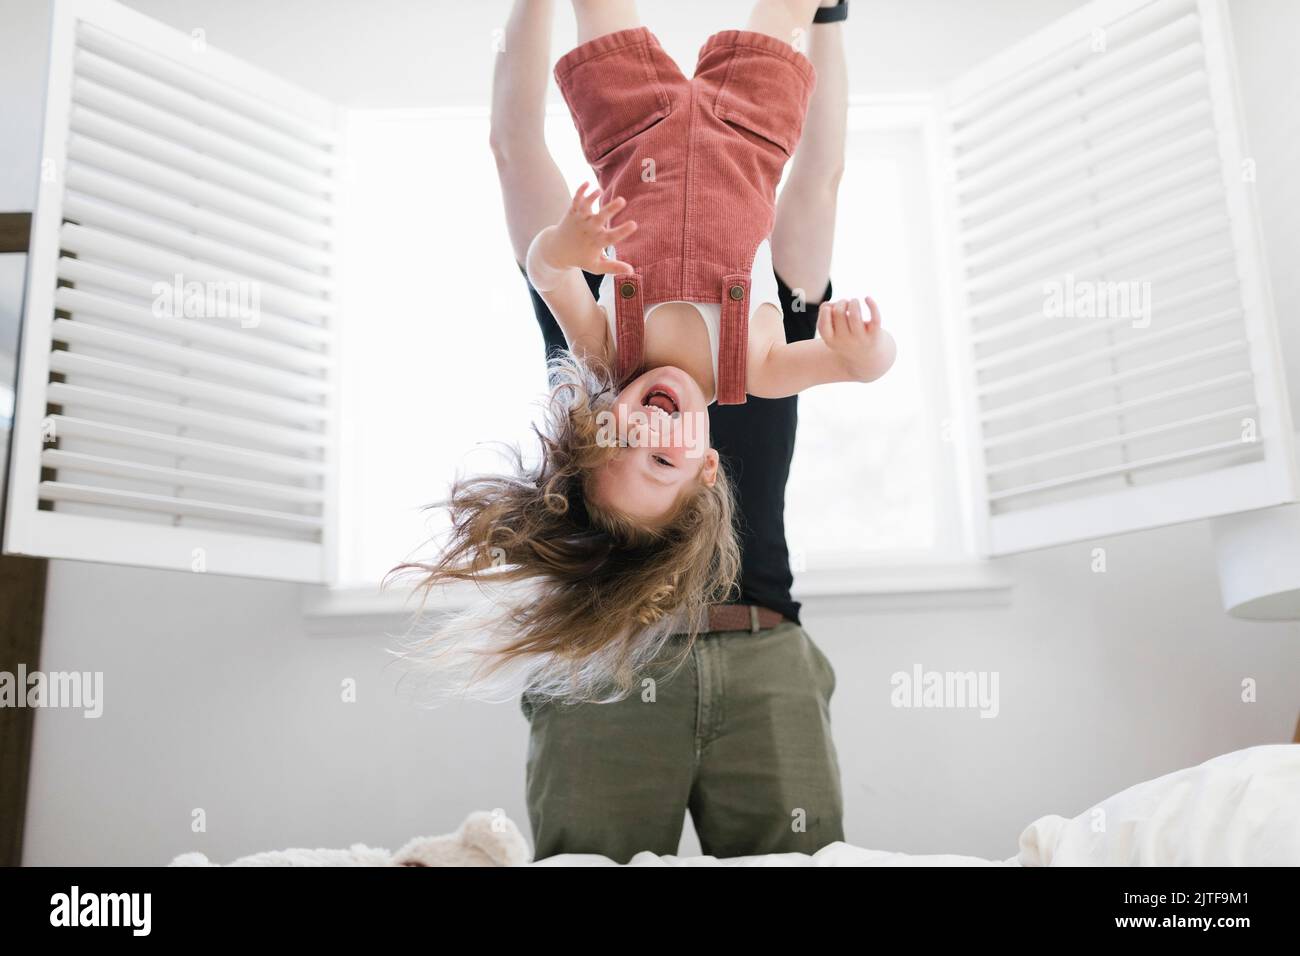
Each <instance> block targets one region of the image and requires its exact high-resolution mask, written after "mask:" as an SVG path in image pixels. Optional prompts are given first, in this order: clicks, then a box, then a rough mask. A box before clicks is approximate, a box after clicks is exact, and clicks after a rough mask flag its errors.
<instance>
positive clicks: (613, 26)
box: [573, 0, 641, 43]
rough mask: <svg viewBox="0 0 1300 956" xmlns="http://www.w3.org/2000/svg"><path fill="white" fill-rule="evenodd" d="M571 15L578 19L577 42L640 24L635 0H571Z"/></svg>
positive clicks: (584, 41)
mask: <svg viewBox="0 0 1300 956" xmlns="http://www.w3.org/2000/svg"><path fill="white" fill-rule="evenodd" d="M573 15H574V16H575V17H577V19H578V42H579V43H586V42H587V41H588V40H594V39H595V38H596V37H599V36H604V35H605V34H606V33H617V32H618V31H619V30H631V29H633V28H635V27H639V26H640V25H641V18H640V17H639V16H637V13H636V0H573Z"/></svg>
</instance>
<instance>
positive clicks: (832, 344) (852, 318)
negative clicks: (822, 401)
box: [817, 298, 896, 382]
mask: <svg viewBox="0 0 1300 956" xmlns="http://www.w3.org/2000/svg"><path fill="white" fill-rule="evenodd" d="M863 301H864V302H866V303H867V309H868V313H869V315H868V318H867V319H865V320H864V319H863V318H862V306H861V304H859V302H858V300H857V299H840V300H838V301H835V302H823V303H822V305H821V309H820V310H819V311H818V314H817V334H818V335H819V336H821V339H822V341H823V342H825V343H826V347H827V348H829V349H830V350H831V352H833V353H834V354H835V355H836V357H837V358H839V360H840V361H841V362H842V363H843V365H844V374H845V377H846V378H848V379H852V380H855V381H859V382H874V381H875V380H876V379H878V378H880V376H882V375H884V374H885V373H886V372H888V371H889V369H890V366H892V365H893V364H894V355H895V352H896V346H895V345H894V338H893V336H891V335H890V334H889V333H888V332H886V331H885V330H884V329H883V328H881V325H880V310H879V309H877V308H876V303H875V301H874V300H872V299H871V298H866V299H864V300H863Z"/></svg>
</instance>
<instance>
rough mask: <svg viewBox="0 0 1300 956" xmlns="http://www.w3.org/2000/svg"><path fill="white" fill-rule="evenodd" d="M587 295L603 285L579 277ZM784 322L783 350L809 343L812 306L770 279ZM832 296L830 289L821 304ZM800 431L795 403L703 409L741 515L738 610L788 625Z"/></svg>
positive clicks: (558, 339)
mask: <svg viewBox="0 0 1300 956" xmlns="http://www.w3.org/2000/svg"><path fill="white" fill-rule="evenodd" d="M584 275H585V276H586V279H587V285H588V287H589V288H590V289H591V294H592V296H593V297H596V296H597V295H598V293H599V290H600V282H601V279H602V277H601V276H598V275H592V274H591V273H584ZM776 282H777V288H778V291H779V292H780V296H781V311H782V312H783V313H784V316H785V337H786V341H788V342H797V341H800V340H802V339H811V338H813V336H814V335H816V332H817V304H818V303H817V302H807V303H804V308H803V310H802V311H797V310H796V308H795V307H796V305H797V304H798V303H796V301H795V297H794V294H793V292H792V291H791V290H790V287H789V286H787V285H786V284H785V283H784V282H782V281H781V277H780V276H777V277H776ZM528 293H529V295H530V296H531V297H532V300H533V312H534V313H535V314H536V316H537V323H538V325H540V326H541V329H542V338H543V339H544V340H545V342H546V355H547V357H549V356H550V355H551V353H552V352H553V351H554V350H556V349H563V348H565V340H564V333H563V332H562V331H561V330H560V326H559V324H558V323H557V322H556V321H555V317H554V316H552V315H551V310H550V309H549V308H547V305H546V303H545V302H543V301H542V297H541V296H540V295H538V294H537V290H536V289H534V288H533V287H532V284H531V283H530V284H529V286H528ZM830 296H831V286H830V284H829V283H827V285H826V291H825V293H824V294H823V296H822V298H821V299H820V300H818V301H819V302H824V301H826V300H827V299H829V298H830ZM798 425H799V398H798V396H791V397H789V398H754V397H753V396H750V398H749V400H748V401H746V402H745V404H743V405H718V404H717V403H714V404H713V405H710V406H709V429H710V433H711V435H712V438H713V447H714V448H716V449H717V450H718V454H719V455H720V456H721V458H722V463H723V466H724V467H725V468H726V469H727V474H728V475H729V476H730V477H731V482H732V486H733V487H734V488H735V491H736V501H737V505H738V508H739V516H738V520H737V525H738V531H739V532H740V548H741V566H740V598H739V601H740V603H742V604H757V605H759V606H761V607H766V608H771V609H772V610H773V611H779V612H780V613H781V614H783V615H785V616H786V617H788V618H789V619H790V620H792V621H798V620H799V602H798V601H795V600H793V599H792V598H791V597H790V585H791V583H792V579H791V575H790V555H789V552H788V551H787V549H786V544H785V485H786V481H787V480H788V479H789V477H790V460H791V458H792V457H793V456H794V438H795V431H796V429H797V428H798Z"/></svg>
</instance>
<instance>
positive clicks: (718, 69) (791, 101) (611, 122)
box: [555, 27, 815, 405]
mask: <svg viewBox="0 0 1300 956" xmlns="http://www.w3.org/2000/svg"><path fill="white" fill-rule="evenodd" d="M555 78H556V80H557V81H558V83H559V86H560V91H561V92H562V93H563V94H564V99H565V102H567V103H568V104H569V110H570V112H571V113H572V114H573V121H574V124H575V125H576V126H577V128H578V134H579V136H580V137H581V140H582V148H583V152H584V153H585V154H586V157H587V161H588V162H589V163H591V165H592V168H593V169H594V170H595V171H596V177H597V179H598V180H599V182H600V186H601V189H602V190H603V194H604V196H605V197H606V198H607V199H612V198H613V197H615V196H623V197H624V198H626V199H627V203H628V207H627V215H629V216H630V217H632V218H634V219H636V221H637V224H638V226H639V228H638V229H637V231H636V233H634V234H633V235H632V236H631V237H630V238H629V239H627V240H626V241H625V242H623V243H621V244H620V245H619V248H618V257H619V258H620V259H622V260H624V261H626V262H630V263H631V264H632V266H633V267H634V268H635V270H636V272H635V274H634V275H630V276H618V277H616V278H615V290H616V302H617V308H616V312H617V316H616V329H617V349H618V368H617V374H618V377H619V382H620V384H621V383H623V382H626V381H627V380H628V379H629V378H631V377H632V376H633V375H634V374H635V373H637V372H638V371H639V370H640V369H641V365H642V361H643V351H644V337H645V307H646V306H647V305H654V304H656V303H658V302H669V301H673V300H682V301H688V302H719V303H721V304H722V332H721V341H720V343H719V356H718V381H717V383H716V385H717V400H718V402H719V404H726V405H738V404H741V403H743V402H744V401H745V395H746V391H745V367H746V366H745V356H746V352H747V349H748V344H749V292H750V290H749V285H750V271H751V267H752V265H753V259H754V253H755V251H756V250H757V249H758V246H759V244H760V243H761V242H762V241H763V240H764V239H767V238H768V237H769V236H770V235H771V233H772V224H773V222H774V220H775V218H776V186H777V183H778V182H779V181H780V178H781V171H782V170H783V169H784V168H785V164H786V162H787V160H789V158H790V155H791V154H792V153H793V152H794V148H795V145H796V144H797V143H798V142H799V135H800V133H801V132H802V130H803V121H804V114H805V113H806V111H807V108H808V99H809V97H810V96H811V95H812V89H813V84H814V82H815V74H814V71H813V66H812V63H811V62H809V60H808V58H807V57H805V56H804V55H803V54H802V53H799V52H798V51H796V50H795V49H794V48H793V47H792V46H790V45H789V44H788V43H784V42H782V41H780V40H777V39H776V38H775V37H771V36H768V35H766V34H762V33H753V32H750V31H748V30H727V31H724V32H722V33H717V34H714V35H713V36H712V37H710V38H709V40H708V42H706V43H705V44H704V46H703V47H702V48H701V50H700V56H699V61H698V62H697V64H696V67H695V76H694V77H692V78H690V79H687V78H686V77H685V76H684V75H683V74H682V72H681V70H679V69H678V68H677V65H676V64H675V63H674V62H673V60H672V58H670V57H669V56H668V55H667V54H666V53H665V52H664V51H663V48H662V47H660V46H659V41H658V40H657V39H655V37H654V35H653V34H652V33H651V32H650V31H649V30H647V29H646V28H645V27H638V28H636V29H634V30H621V31H619V32H617V33H609V34H606V35H604V36H600V37H597V38H595V39H594V40H590V41H588V42H586V43H584V44H582V45H581V46H579V47H577V48H576V49H574V50H572V51H570V52H569V53H567V54H566V55H565V56H564V57H563V58H561V59H560V61H559V63H557V64H556V66H555Z"/></svg>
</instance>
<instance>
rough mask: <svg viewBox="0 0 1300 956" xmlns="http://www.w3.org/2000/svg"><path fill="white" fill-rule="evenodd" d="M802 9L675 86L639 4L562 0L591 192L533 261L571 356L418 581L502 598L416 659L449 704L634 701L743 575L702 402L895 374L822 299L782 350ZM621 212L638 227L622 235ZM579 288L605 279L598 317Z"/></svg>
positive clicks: (732, 38)
mask: <svg viewBox="0 0 1300 956" xmlns="http://www.w3.org/2000/svg"><path fill="white" fill-rule="evenodd" d="M818 5H819V4H818V0H758V2H757V3H756V4H755V7H754V10H753V12H752V14H751V16H750V20H749V24H748V28H747V29H745V30H729V31H724V32H722V33H718V34H715V35H714V36H713V37H711V38H710V39H709V40H708V41H707V42H706V43H705V45H704V47H703V49H702V50H701V52H700V57H699V62H698V64H697V67H696V70H695V75H694V76H693V77H692V78H689V79H688V78H687V77H685V76H683V75H682V73H681V72H680V71H679V70H678V69H677V67H676V66H675V64H674V63H673V62H672V60H671V59H670V58H669V57H668V56H667V55H666V54H665V53H664V52H663V50H662V49H661V48H660V46H659V44H658V41H657V40H656V39H655V38H654V36H653V35H652V34H651V33H650V32H649V31H648V30H646V29H645V28H644V27H641V26H639V25H638V24H637V22H636V16H635V9H634V6H633V4H632V3H630V2H627V0H574V8H575V11H576V13H577V21H578V34H579V41H580V45H579V46H578V47H577V48H576V49H574V50H573V51H571V52H570V53H568V54H567V55H566V56H564V57H563V58H561V60H560V61H559V63H558V64H557V66H556V68H555V75H556V78H557V80H558V82H559V85H560V89H561V91H562V92H563V94H564V97H565V100H566V101H567V102H568V104H569V107H570V110H571V112H572V114H573V118H574V121H575V123H576V125H577V127H578V132H579V135H580V138H581V141H582V146H583V150H584V153H585V155H586V158H587V160H588V161H589V162H590V163H591V165H592V167H593V168H594V170H595V171H596V175H597V177H598V179H599V182H600V189H599V191H589V190H588V187H587V184H585V183H584V184H583V186H582V187H580V188H579V189H578V190H577V192H576V194H575V195H574V197H573V200H572V202H571V203H570V204H569V206H568V208H567V209H566V210H565V211H564V213H563V215H562V217H561V218H560V219H559V221H558V222H557V223H555V224H554V225H552V226H549V227H547V228H545V229H542V230H541V231H540V232H539V233H538V234H537V235H536V237H535V238H534V239H533V241H532V243H531V245H530V247H529V249H528V254H527V260H526V266H527V272H528V276H529V279H530V281H531V282H532V284H533V286H534V287H535V288H536V289H537V291H538V292H539V293H540V294H541V296H542V298H543V299H544V300H545V302H546V304H547V306H549V308H550V310H551V312H552V313H553V314H554V315H555V318H556V320H557V321H558V323H559V325H560V327H561V329H562V330H563V332H564V335H565V339H566V342H567V344H568V347H569V352H570V354H568V355H564V356H561V357H559V358H557V359H556V360H554V361H553V363H552V384H553V391H552V395H551V400H550V402H549V403H548V405H547V409H546V416H545V420H544V422H543V424H542V425H541V426H540V427H539V437H540V439H541V445H542V448H541V451H542V455H541V460H540V463H539V464H538V465H536V466H535V467H526V466H525V465H524V464H523V463H522V459H520V460H519V461H518V462H517V467H516V469H515V474H512V475H508V476H486V477H479V478H473V479H468V480H464V481H460V482H458V483H457V484H456V486H455V487H454V488H453V490H452V495H451V499H450V501H449V503H448V506H447V507H448V510H449V512H450V515H451V524H452V532H451V537H450V540H449V541H448V543H447V544H446V546H445V547H444V549H443V551H442V553H441V555H440V556H439V558H438V560H437V561H436V562H434V563H431V564H421V565H416V566H415V567H417V568H419V569H420V570H422V571H424V572H426V576H425V578H424V584H425V585H426V586H433V585H436V584H440V583H445V582H449V581H454V580H471V581H474V582H476V583H479V584H480V585H502V586H503V587H502V588H500V589H498V590H497V591H496V592H495V593H494V594H493V596H492V598H491V600H490V601H489V602H487V604H485V605H484V606H483V607H481V608H479V609H477V610H475V611H473V612H471V613H469V614H465V615H461V616H460V617H459V618H457V619H455V620H453V621H450V622H444V623H442V624H440V625H439V627H438V628H437V630H436V631H435V633H434V634H433V636H432V638H431V639H430V641H429V642H428V644H427V646H426V647H425V648H424V649H423V651H424V654H422V656H432V657H433V658H434V660H435V662H437V661H439V660H440V661H441V663H442V664H443V665H444V666H445V667H446V668H447V670H449V671H450V670H453V669H454V668H453V666H452V665H453V664H455V665H465V664H466V663H468V664H469V665H470V667H469V675H468V676H467V678H466V679H465V681H464V686H472V685H474V684H479V685H481V686H484V687H489V686H490V687H491V688H492V692H493V693H500V694H501V695H502V696H504V695H506V694H511V693H517V692H518V691H519V690H520V689H522V688H523V687H527V688H528V689H529V692H530V694H533V695H536V696H553V697H557V698H564V699H567V700H584V699H586V700H591V699H607V700H608V699H614V698H617V697H619V696H622V695H624V694H626V693H627V691H628V690H629V689H630V688H631V687H632V686H633V681H634V679H635V678H636V676H637V673H638V669H639V668H640V667H641V665H642V664H644V663H646V662H647V661H650V660H652V659H654V658H656V657H657V656H658V655H659V652H660V650H661V649H662V647H663V646H664V644H665V642H666V640H667V639H668V638H669V637H670V636H672V635H674V634H679V635H680V634H685V635H687V636H688V638H693V637H694V636H695V635H696V634H697V633H698V632H699V631H700V630H701V629H702V628H703V626H704V625H705V624H706V622H707V615H708V609H709V605H710V604H712V603H715V602H724V601H726V600H727V599H728V596H729V594H730V590H731V587H732V583H733V580H734V578H735V575H736V571H737V567H738V563H739V555H738V548H737V544H736V538H735V530H734V528H733V527H732V502H731V495H730V490H729V487H728V483H727V480H726V476H725V475H724V474H723V471H722V469H721V467H720V462H719V458H718V454H717V452H716V451H714V450H713V449H712V448H710V447H709V429H708V415H707V408H708V405H709V404H710V403H711V402H713V401H715V400H716V401H717V402H718V403H720V404H740V403H743V402H744V401H745V399H746V396H747V395H755V396H759V397H764V398H778V397H785V396H789V395H794V394H797V393H798V392H800V391H802V390H803V389H805V388H809V387H811V386H813V385H818V384H822V383H829V382H843V381H862V382H869V381H873V380H874V379H876V378H879V377H880V376H881V375H883V374H885V372H887V371H888V370H889V368H890V366H891V365H892V363H893V360H894V353H895V348H894V342H893V339H892V338H891V337H890V335H889V333H888V332H886V331H884V330H883V329H882V328H881V323H880V316H879V313H878V311H877V309H876V306H875V303H874V302H872V301H871V300H870V299H866V300H865V306H866V314H865V315H864V311H863V306H862V304H860V303H859V302H858V301H856V300H849V301H844V300H841V301H837V302H827V303H824V304H823V305H822V306H821V307H820V310H819V313H818V322H817V331H818V337H817V338H815V339H811V340H807V341H799V342H792V343H787V342H786V339H785V334H784V326H783V319H782V312H781V307H780V299H779V296H778V291H777V286H776V282H775V279H774V274H773V268H772V260H771V250H770V247H769V239H770V236H771V233H772V228H773V224H774V220H775V211H776V187H777V184H778V182H779V181H780V178H781V173H782V170H783V169H784V167H785V164H786V162H787V161H788V160H789V158H790V156H791V154H792V153H793V151H794V149H795V146H796V144H797V143H798V141H799V138H800V133H801V130H802V126H803V121H804V114H805V111H806V110H807V107H808V102H809V98H810V96H811V93H812V90H813V85H814V82H815V78H814V71H813V67H812V64H811V62H810V61H809V60H808V59H807V58H806V57H805V56H804V55H803V54H802V53H801V52H799V51H798V50H797V49H795V47H794V46H792V41H794V40H796V39H797V38H799V37H800V36H801V31H802V30H804V29H806V28H807V27H808V26H809V25H810V24H811V22H812V19H813V14H814V12H815V10H816V8H817V7H818ZM502 55H509V52H507V53H505V54H502ZM598 198H599V199H601V200H602V205H601V207H600V208H599V209H597V208H595V206H596V201H597V199H598ZM624 210H626V211H627V212H628V213H630V214H635V216H636V219H635V221H632V220H628V221H626V222H616V218H617V217H618V216H619V214H620V213H622V212H623V211H624ZM583 270H586V271H587V272H589V273H601V274H604V280H603V282H602V285H601V288H600V294H599V297H598V299H593V297H592V294H591V291H590V289H589V288H588V286H587V283H586V280H585V278H584V276H583ZM683 648H684V649H683V655H684V654H685V653H687V652H689V650H690V640H689V639H688V640H687V641H685V642H683ZM504 675H508V676H504ZM503 676H504V679H501V678H503Z"/></svg>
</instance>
